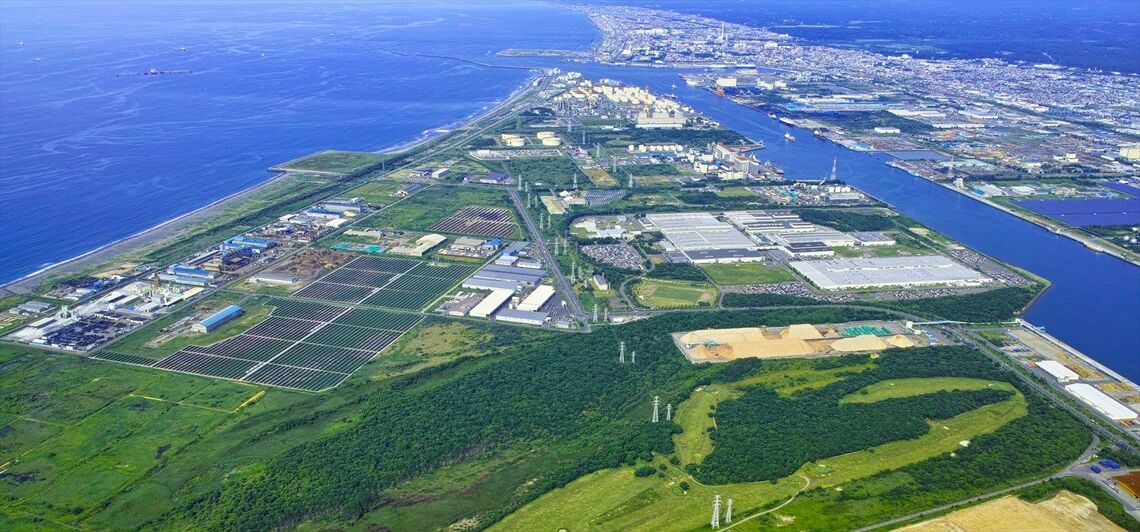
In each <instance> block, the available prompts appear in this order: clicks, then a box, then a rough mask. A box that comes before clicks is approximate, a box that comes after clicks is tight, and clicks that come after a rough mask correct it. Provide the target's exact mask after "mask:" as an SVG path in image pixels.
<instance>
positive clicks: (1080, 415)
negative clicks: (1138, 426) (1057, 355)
mask: <svg viewBox="0 0 1140 532" xmlns="http://www.w3.org/2000/svg"><path fill="white" fill-rule="evenodd" d="M942 330H943V332H945V333H947V334H948V335H952V336H954V337H955V338H957V339H958V340H959V341H961V342H962V343H964V344H966V345H968V346H970V347H973V348H974V349H977V350H978V351H981V352H982V353H985V354H986V356H988V357H990V359H992V360H993V361H994V362H996V363H997V364H998V365H1000V366H1002V367H1003V368H1005V369H1007V370H1009V371H1011V372H1013V373H1014V374H1015V375H1017V376H1018V378H1020V379H1021V380H1022V382H1024V383H1026V384H1028V385H1029V387H1031V388H1033V389H1034V391H1036V392H1037V393H1039V394H1041V395H1042V396H1043V397H1046V398H1048V399H1050V400H1051V401H1053V403H1054V404H1056V405H1057V406H1059V407H1061V408H1064V409H1065V410H1067V411H1068V412H1069V413H1071V414H1073V415H1074V416H1076V417H1077V419H1079V420H1081V422H1082V423H1084V424H1085V425H1087V426H1088V427H1089V428H1091V429H1093V431H1094V432H1096V433H1097V434H1098V435H1100V436H1102V437H1104V438H1105V439H1107V440H1109V441H1111V442H1112V443H1115V444H1116V445H1118V446H1120V447H1122V448H1124V449H1128V450H1130V451H1131V452H1133V453H1136V452H1140V451H1138V450H1137V449H1136V442H1135V441H1129V440H1126V439H1124V438H1122V437H1121V436H1120V435H1118V434H1116V433H1115V432H1112V431H1110V430H1108V429H1107V428H1105V427H1104V426H1103V425H1101V424H1100V423H1099V422H1097V420H1096V419H1093V417H1091V416H1090V415H1089V414H1088V413H1087V412H1086V411H1085V410H1084V409H1082V408H1078V407H1077V406H1074V405H1073V404H1071V403H1069V402H1067V401H1065V400H1063V399H1062V398H1061V397H1060V396H1058V395H1057V391H1055V390H1052V389H1049V388H1047V387H1046V386H1044V385H1042V384H1041V383H1040V382H1038V381H1036V380H1034V379H1033V378H1032V377H1030V376H1028V375H1026V374H1025V373H1023V372H1021V371H1019V370H1018V369H1017V368H1015V367H1013V366H1012V365H1011V364H1010V361H1009V359H1008V358H1007V357H1006V356H1005V355H1004V354H1002V353H998V352H996V351H994V349H993V348H992V347H990V345H989V342H987V341H985V340H983V339H982V338H981V337H979V336H978V335H976V334H975V333H973V332H970V331H967V330H966V329H964V328H961V327H955V328H950V327H944V328H943V329H942ZM1062 393H1063V392H1062Z"/></svg>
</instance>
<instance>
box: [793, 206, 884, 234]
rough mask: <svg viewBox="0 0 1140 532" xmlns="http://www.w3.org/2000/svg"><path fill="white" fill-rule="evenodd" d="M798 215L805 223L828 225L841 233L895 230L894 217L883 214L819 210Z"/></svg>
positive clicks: (810, 210)
mask: <svg viewBox="0 0 1140 532" xmlns="http://www.w3.org/2000/svg"><path fill="white" fill-rule="evenodd" d="M796 214H798V215H800V218H802V219H803V220H804V221H805V222H811V223H813V224H819V225H826V226H828V227H832V228H835V229H838V230H840V231H889V230H891V229H894V228H895V219H894V217H891V216H883V215H881V214H862V213H858V212H852V211H839V210H819V209H805V210H802V211H797V212H796Z"/></svg>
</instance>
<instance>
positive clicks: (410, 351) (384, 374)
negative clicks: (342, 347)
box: [360, 321, 493, 380]
mask: <svg viewBox="0 0 1140 532" xmlns="http://www.w3.org/2000/svg"><path fill="white" fill-rule="evenodd" d="M492 339H493V336H492V335H491V334H490V333H488V332H487V331H485V330H481V329H477V328H474V327H471V326H470V325H467V324H464V323H459V322H450V321H429V322H425V323H423V324H421V325H419V326H417V328H416V329H412V330H411V331H409V332H408V334H405V335H404V336H402V337H400V339H399V340H397V341H396V343H394V344H392V346H391V347H389V348H388V350H387V351H384V353H382V354H381V355H380V356H378V357H376V358H374V359H372V361H371V362H369V363H368V364H367V365H365V366H364V368H363V369H362V371H361V372H360V373H362V374H365V375H368V378H370V379H373V380H382V379H389V378H392V377H397V376H399V375H405V374H409V373H415V372H417V371H420V370H422V369H424V368H428V367H432V366H437V365H439V364H443V363H445V362H448V361H450V360H454V359H455V358H457V357H461V356H479V355H483V354H486V353H488V350H485V349H480V346H481V345H483V344H484V343H485V342H488V341H491V340H492Z"/></svg>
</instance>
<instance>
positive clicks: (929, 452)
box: [801, 382, 1027, 487]
mask: <svg viewBox="0 0 1140 532" xmlns="http://www.w3.org/2000/svg"><path fill="white" fill-rule="evenodd" d="M1003 384H1004V385H1005V387H1002V386H1001V385H1003ZM994 386H995V387H999V388H1000V389H1009V390H1012V389H1013V387H1012V386H1009V385H1008V384H1007V383H1000V382H995V383H994ZM922 393H933V392H922ZM1026 413H1027V410H1026V405H1025V398H1024V397H1023V396H1022V395H1021V394H1020V393H1018V394H1017V395H1015V396H1013V398H1011V399H1009V400H1006V401H1002V402H1000V403H996V404H992V405H985V406H982V407H980V408H977V409H975V410H971V411H969V412H966V413H965V414H960V415H957V416H954V417H952V418H950V419H944V420H939V421H928V422H927V423H928V424H929V425H930V431H929V432H927V433H926V434H924V435H922V436H920V437H919V438H918V439H915V440H903V441H894V442H890V443H885V444H883V445H879V446H877V447H874V448H871V449H868V450H865V451H858V452H854V453H848V454H844V455H840V456H836V457H834V458H829V459H825V460H820V461H818V462H816V463H814V464H808V465H806V466H804V468H803V469H802V470H801V473H802V474H804V475H805V476H808V477H809V478H812V482H813V483H816V484H818V485H820V486H825V487H832V486H838V485H841V484H843V483H846V482H849V481H852V480H855V479H858V478H863V477H868V476H871V475H873V474H875V473H879V472H882V471H889V470H892V469H897V468H900V467H903V466H905V465H909V464H914V463H918V462H921V461H923V460H925V459H927V458H931V457H933V456H937V455H940V454H942V453H949V452H953V451H954V450H956V449H959V448H961V445H960V444H961V442H968V441H970V440H971V439H973V438H975V437H977V436H979V435H982V434H988V433H991V432H993V431H995V430H997V429H999V428H1001V427H1002V426H1004V425H1006V424H1007V423H1009V422H1011V421H1013V420H1015V419H1018V418H1020V417H1022V416H1024V415H1025V414H1026Z"/></svg>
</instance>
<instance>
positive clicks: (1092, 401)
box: [1065, 383, 1138, 421]
mask: <svg viewBox="0 0 1140 532" xmlns="http://www.w3.org/2000/svg"><path fill="white" fill-rule="evenodd" d="M1065 391H1067V392H1069V393H1071V394H1073V396H1075V397H1076V398H1077V399H1080V400H1081V401H1082V402H1084V403H1085V404H1087V405H1089V406H1091V407H1092V408H1093V410H1096V411H1097V412H1100V413H1101V414H1104V415H1105V416H1108V418H1109V419H1111V420H1113V421H1129V420H1133V419H1136V418H1137V417H1138V415H1137V414H1136V412H1135V411H1133V410H1132V409H1131V408H1128V407H1127V406H1124V405H1122V404H1120V402H1119V401H1117V400H1116V399H1113V398H1111V397H1109V396H1108V394H1106V393H1104V392H1102V391H1100V390H1098V389H1096V388H1094V387H1093V386H1092V385H1089V384H1085V383H1079V384H1070V385H1068V386H1065Z"/></svg>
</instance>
